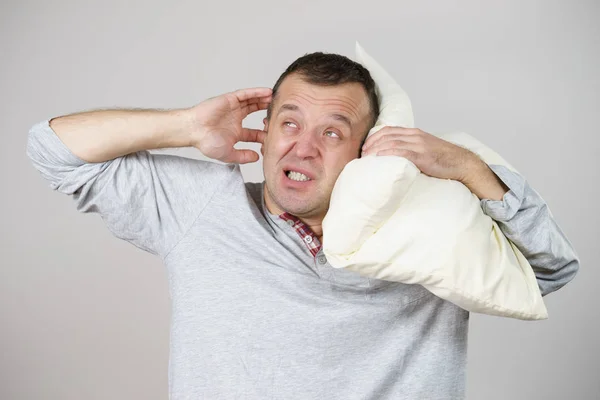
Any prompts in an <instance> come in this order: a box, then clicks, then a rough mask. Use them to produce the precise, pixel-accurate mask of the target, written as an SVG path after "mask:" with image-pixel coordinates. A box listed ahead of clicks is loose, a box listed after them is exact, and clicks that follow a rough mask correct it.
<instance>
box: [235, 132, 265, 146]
mask: <svg viewBox="0 0 600 400" xmlns="http://www.w3.org/2000/svg"><path fill="white" fill-rule="evenodd" d="M265 137H267V132H265V131H263V130H260V129H250V128H244V129H243V130H242V137H241V138H240V141H241V142H253V143H261V144H262V143H264V142H265Z"/></svg>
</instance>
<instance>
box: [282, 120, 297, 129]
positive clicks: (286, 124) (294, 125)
mask: <svg viewBox="0 0 600 400" xmlns="http://www.w3.org/2000/svg"><path fill="white" fill-rule="evenodd" d="M283 124H284V125H285V126H289V127H291V128H295V127H296V124H295V123H293V122H291V121H286V122H284V123H283ZM291 125H293V126H291Z"/></svg>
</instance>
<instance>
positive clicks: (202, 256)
mask: <svg viewBox="0 0 600 400" xmlns="http://www.w3.org/2000/svg"><path fill="white" fill-rule="evenodd" d="M27 154H28V156H29V157H30V158H31V160H32V162H33V164H34V166H35V167H36V168H37V169H38V170H39V171H40V172H41V174H42V175H43V176H44V177H45V178H46V179H47V180H48V181H49V182H50V186H51V187H52V188H53V189H55V190H57V191H59V192H62V193H65V194H68V195H71V196H72V197H73V199H74V200H75V202H76V206H77V209H78V210H79V211H81V212H93V213H98V214H100V215H101V217H102V218H103V220H104V221H105V223H106V225H107V226H108V228H109V229H110V230H111V232H112V233H113V234H114V235H115V236H117V237H119V238H121V239H124V240H127V241H129V242H131V243H133V244H134V245H136V246H137V247H139V248H142V249H144V250H146V251H149V252H151V253H154V254H156V255H158V256H159V257H161V258H162V260H163V262H164V264H165V267H166V268H167V270H168V279H169V288H170V294H171V299H172V316H171V342H170V362H169V393H170V398H172V399H260V400H264V399H302V400H307V399H328V400H334V399H343V400H351V399H361V400H364V399H377V400H382V399H428V400H435V399H461V398H463V397H464V393H465V369H466V357H467V331H468V318H469V313H468V312H466V311H464V310H462V309H460V308H458V307H457V306H455V305H453V304H451V303H449V302H446V301H444V300H441V299H440V298H438V297H436V296H434V295H432V294H431V293H430V292H428V291H427V290H425V289H424V288H422V287H421V286H419V285H405V284H400V283H393V282H386V281H380V280H374V279H367V278H363V277H361V276H359V275H358V274H356V273H353V272H351V271H346V270H340V269H335V268H332V267H331V266H330V265H329V264H328V263H327V262H326V259H325V258H324V257H322V255H323V254H322V250H321V252H320V253H319V254H317V255H316V256H313V255H312V254H311V253H310V252H309V251H308V250H307V248H306V246H305V244H304V243H303V241H302V239H301V238H300V237H299V236H298V234H297V233H296V231H295V230H294V229H293V228H292V227H291V226H290V225H288V223H286V221H284V220H283V219H281V218H280V217H279V216H277V215H273V214H271V213H269V212H268V210H267V209H266V207H265V204H264V200H263V184H261V183H245V182H244V180H243V178H242V175H241V173H240V169H239V167H238V166H236V165H221V164H217V163H213V162H206V161H199V160H193V159H188V158H183V157H176V156H170V155H158V154H151V153H149V152H138V153H134V154H130V155H128V156H125V157H120V158H117V159H115V160H112V161H108V162H103V163H86V162H84V161H83V160H81V159H79V158H78V157H76V156H75V155H74V154H73V153H71V152H70V151H69V149H68V148H67V147H66V146H65V145H64V144H63V143H62V142H61V141H60V139H59V138H58V136H56V135H55V133H54V132H53V131H52V129H51V128H50V126H49V124H48V121H44V122H40V123H38V124H36V125H35V126H33V127H32V129H31V130H30V133H29V140H28V145H27ZM491 167H492V169H493V170H494V172H495V173H496V174H497V175H498V176H499V177H500V178H501V179H502V180H503V181H504V182H505V183H506V185H507V186H508V187H509V188H510V191H509V192H508V193H507V194H506V195H505V196H504V199H503V200H501V201H490V200H482V202H481V206H482V208H483V210H484V212H485V213H486V214H488V215H489V216H491V217H492V218H494V219H495V220H497V221H498V222H499V226H500V227H501V229H502V230H503V231H504V233H505V234H506V236H507V237H508V238H509V239H510V240H512V241H513V242H514V243H515V244H516V245H517V246H518V247H519V248H520V249H521V250H522V252H523V254H524V255H525V256H526V257H527V258H528V260H529V262H530V263H531V265H532V266H533V267H534V269H535V271H536V276H537V278H538V282H539V285H540V288H541V290H542V293H543V294H548V293H550V292H552V291H554V290H556V289H558V288H560V287H561V286H563V285H564V284H566V283H567V282H568V281H569V280H571V279H572V278H573V276H574V275H575V273H576V271H577V269H578V267H579V262H578V258H577V256H576V254H575V252H574V250H573V248H572V246H571V244H570V243H569V241H568V240H567V238H566V237H565V236H564V234H563V233H562V232H561V230H560V229H559V227H558V226H557V225H556V223H555V221H554V219H553V218H552V215H551V214H550V212H549V210H548V208H547V206H546V204H545V203H544V201H543V200H542V198H540V196H539V195H538V194H537V193H536V192H535V191H534V190H532V188H531V187H530V186H529V185H528V184H527V182H526V181H525V180H524V179H523V178H522V177H521V176H520V175H518V174H515V173H513V172H511V171H509V170H508V169H506V168H503V167H501V166H495V165H494V166H491Z"/></svg>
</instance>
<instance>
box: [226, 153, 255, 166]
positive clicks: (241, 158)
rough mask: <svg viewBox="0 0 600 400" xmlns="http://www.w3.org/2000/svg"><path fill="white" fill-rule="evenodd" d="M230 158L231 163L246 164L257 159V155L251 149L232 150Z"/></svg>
mask: <svg viewBox="0 0 600 400" xmlns="http://www.w3.org/2000/svg"><path fill="white" fill-rule="evenodd" d="M230 158H231V161H230V162H232V163H236V164H247V163H252V162H256V161H258V159H259V156H258V153H257V152H255V151H253V150H234V151H233V153H231V157H230Z"/></svg>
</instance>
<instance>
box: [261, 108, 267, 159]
mask: <svg viewBox="0 0 600 400" xmlns="http://www.w3.org/2000/svg"><path fill="white" fill-rule="evenodd" d="M263 124H264V128H263V131H265V132H268V131H269V120H268V119H267V117H265V118H263ZM265 140H266V138H265ZM260 154H262V156H263V157H264V156H265V145H264V144H261V145H260Z"/></svg>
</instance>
